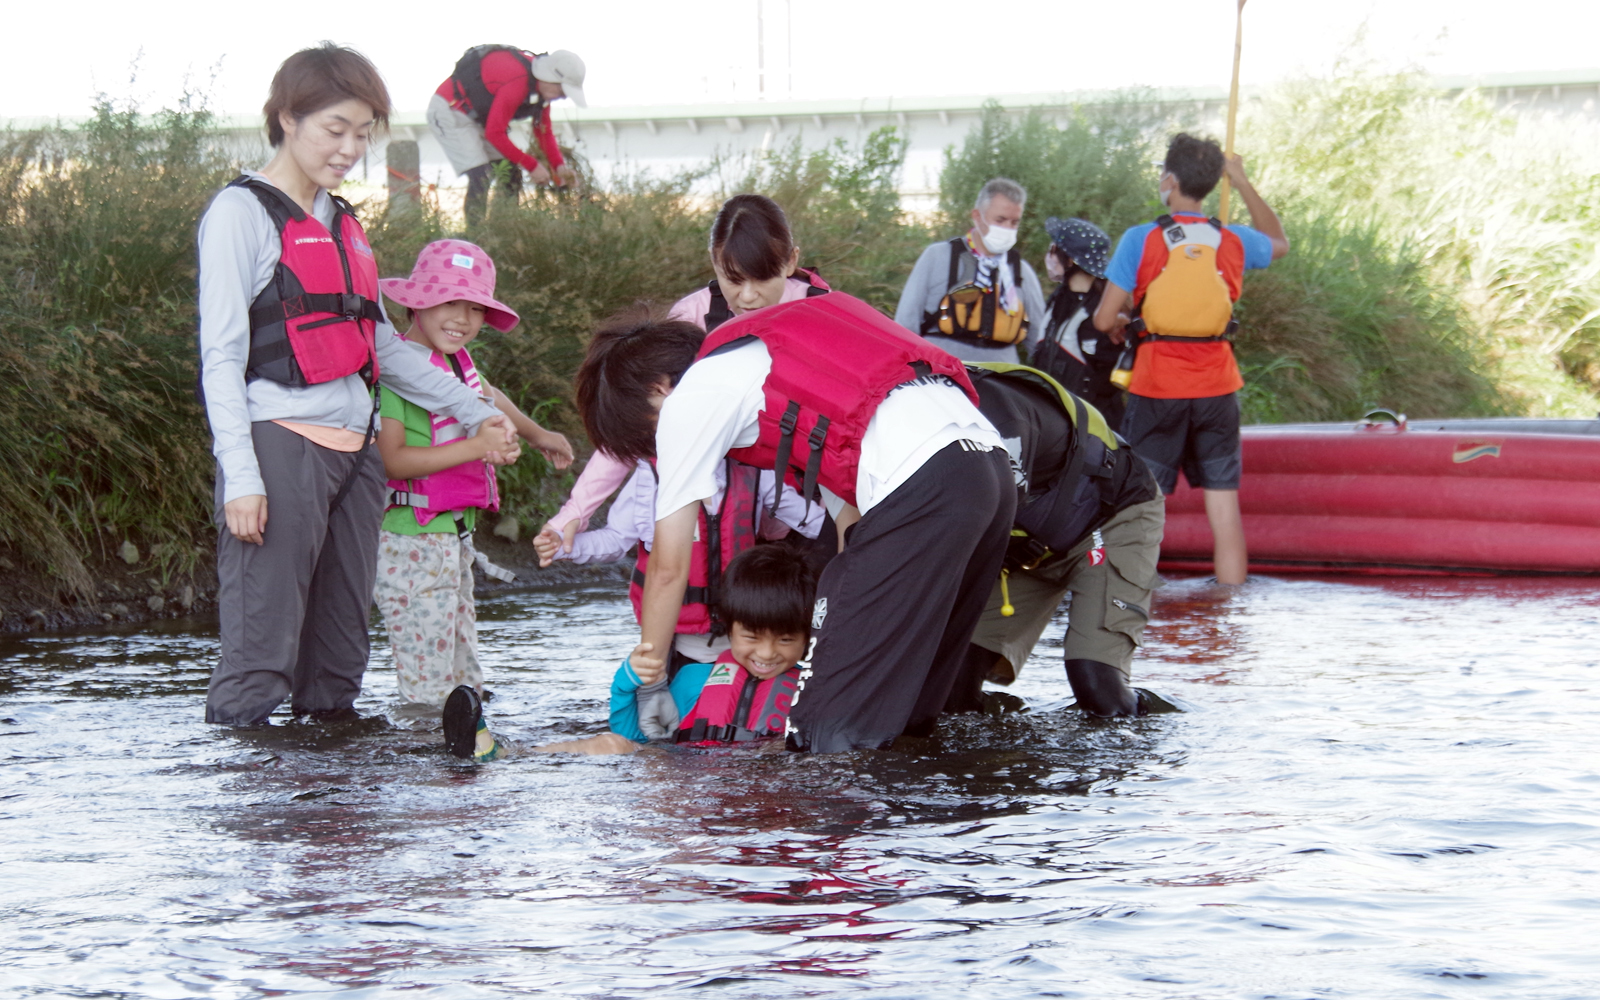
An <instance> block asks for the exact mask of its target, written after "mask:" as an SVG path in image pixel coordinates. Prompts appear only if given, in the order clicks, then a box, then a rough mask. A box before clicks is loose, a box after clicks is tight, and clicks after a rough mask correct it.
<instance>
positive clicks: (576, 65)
mask: <svg viewBox="0 0 1600 1000" xmlns="http://www.w3.org/2000/svg"><path fill="white" fill-rule="evenodd" d="M533 77H534V79H536V80H543V81H544V82H545V83H559V84H561V91H562V93H564V94H566V95H567V97H568V98H570V99H571V100H572V103H573V104H576V105H577V106H578V107H580V108H586V107H588V106H589V102H588V101H586V100H584V98H583V60H582V59H579V58H578V54H577V53H576V52H572V51H569V50H567V49H556V50H555V51H554V52H547V53H545V54H544V55H542V56H540V57H539V58H537V59H535V60H534V61H533Z"/></svg>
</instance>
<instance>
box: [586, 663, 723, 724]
mask: <svg viewBox="0 0 1600 1000" xmlns="http://www.w3.org/2000/svg"><path fill="white" fill-rule="evenodd" d="M710 676H711V664H709V663H689V664H685V665H684V667H683V669H681V670H679V671H678V676H676V677H674V678H673V679H672V684H671V685H670V686H669V687H668V690H669V691H671V692H672V703H673V704H674V705H677V706H678V714H679V715H680V716H681V715H684V714H686V713H687V712H688V711H689V709H691V708H693V707H694V703H695V702H696V701H698V700H699V699H700V689H701V688H703V687H705V686H706V678H707V677H710ZM641 686H642V685H641V684H640V682H639V675H638V674H636V673H634V672H633V667H632V666H630V665H629V664H628V661H627V660H623V661H622V664H621V665H620V666H618V667H617V673H616V675H615V676H614V677H612V678H611V731H612V732H613V733H616V734H617V735H618V736H624V737H627V738H628V739H630V740H633V741H634V742H635V743H649V742H650V738H649V737H647V736H646V735H645V734H644V732H643V730H641V729H640V728H639V688H640V687H641Z"/></svg>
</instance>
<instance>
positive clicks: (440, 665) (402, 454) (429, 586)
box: [373, 240, 572, 762]
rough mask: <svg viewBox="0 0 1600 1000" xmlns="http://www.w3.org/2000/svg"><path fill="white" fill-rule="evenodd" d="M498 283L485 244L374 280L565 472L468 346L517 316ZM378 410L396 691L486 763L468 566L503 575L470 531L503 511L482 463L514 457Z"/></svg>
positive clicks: (396, 406) (380, 600)
mask: <svg viewBox="0 0 1600 1000" xmlns="http://www.w3.org/2000/svg"><path fill="white" fill-rule="evenodd" d="M494 282H495V268H494V261H492V260H491V259H490V258H489V255H488V254H486V253H484V252H483V250H482V249H481V248H479V247H477V246H475V245H473V244H471V243H467V242H465V241H462V240H438V241H436V242H433V243H430V244H428V245H427V246H425V247H423V248H422V252H421V253H419V254H418V255H417V263H416V266H415V267H414V268H413V269H412V272H411V275H410V277H407V278H385V279H383V280H382V281H380V282H379V285H380V287H382V289H383V292H384V294H386V295H388V296H389V297H390V298H391V299H393V300H394V301H396V302H398V303H399V304H401V305H403V306H405V307H406V312H407V314H408V315H409V316H410V318H411V327H410V329H409V330H407V332H406V334H405V340H406V341H407V342H408V344H409V346H411V347H413V348H414V349H415V350H417V351H418V352H419V353H421V354H423V355H425V356H426V357H427V359H428V361H429V362H430V363H431V364H432V365H433V366H434V367H436V368H439V369H441V370H442V371H445V372H448V373H451V374H453V375H454V376H455V377H456V378H457V379H459V380H461V381H462V382H463V383H465V384H466V385H467V387H468V388H470V389H472V390H473V391H474V392H476V393H478V394H479V395H480V396H482V397H483V398H484V399H485V400H487V401H489V402H491V403H493V405H494V406H496V407H497V408H498V409H499V410H500V411H501V412H502V413H504V414H505V415H506V416H507V417H509V418H510V419H511V422H512V423H513V425H514V426H515V427H516V430H517V433H518V435H519V436H520V437H522V438H523V439H524V440H526V441H527V442H528V443H529V444H530V445H532V446H533V447H534V448H537V449H539V450H540V451H541V452H543V453H544V454H545V455H546V456H547V457H548V458H549V459H550V460H551V461H552V462H553V463H554V464H555V465H556V467H557V468H565V467H566V466H567V465H568V464H570V463H571V461H572V446H571V445H570V444H568V443H567V439H566V438H565V437H564V436H562V435H561V434H557V433H555V432H553V431H548V430H545V429H544V428H543V427H540V426H539V425H538V424H537V423H535V422H534V421H532V420H530V419H529V418H528V417H527V416H525V415H524V414H523V413H522V411H521V410H519V409H518V408H517V407H516V405H515V404H514V403H512V402H511V401H510V400H508V399H507V398H506V397H505V396H504V395H502V394H501V393H498V392H496V391H495V390H494V389H493V388H492V387H491V386H490V385H489V383H488V382H486V381H485V380H484V379H483V378H482V376H481V375H480V373H479V372H478V369H477V368H476V366H475V365H473V363H472V355H471V354H470V353H469V352H468V351H467V345H468V344H471V343H472V342H473V340H474V339H475V338H476V337H477V336H478V331H479V330H480V329H481V328H482V327H483V324H484V323H488V324H489V325H490V326H492V327H494V328H495V329H496V330H502V331H503V330H510V329H511V328H513V327H515V326H516V325H517V322H518V316H517V314H516V313H515V312H513V311H512V310H511V309H510V308H509V307H507V306H506V305H504V304H502V303H501V302H499V301H497V300H496V299H495V297H494ZM379 412H380V415H381V416H382V418H383V423H382V426H381V428H380V430H379V432H378V451H379V453H380V454H382V456H383V464H384V469H385V471H386V472H387V473H388V476H389V508H388V510H387V511H386V512H385V513H384V516H383V532H382V536H381V538H380V540H379V544H378V579H377V584H376V586H375V588H374V595H373V596H374V600H375V601H376V602H377V605H378V609H379V610H380V611H381V612H382V613H383V618H384V623H385V624H386V625H387V626H388V629H389V645H390V648H391V649H392V650H393V651H394V661H395V673H396V674H397V675H398V681H399V688H400V695H401V697H402V698H404V699H405V700H406V701H407V702H411V703H415V704H420V705H427V706H432V707H434V708H437V707H438V706H440V705H443V706H444V722H445V740H446V744H447V746H448V748H449V750H450V752H451V753H452V754H454V755H456V756H457V757H472V758H474V759H475V760H477V761H480V762H482V761H489V760H494V759H495V758H496V757H499V756H501V755H502V754H503V753H504V748H503V747H502V746H501V745H500V744H499V743H498V742H497V741H496V740H495V738H494V736H493V735H492V734H490V733H489V731H488V729H487V727H485V726H483V725H482V711H481V705H480V700H481V696H482V693H483V670H482V668H481V667H480V666H479V665H478V656H477V613H476V609H475V607H474V604H473V593H472V590H473V578H472V569H473V566H474V565H475V564H476V565H480V566H483V567H484V569H485V572H487V573H491V574H492V575H499V573H500V572H503V571H498V570H497V568H496V567H494V566H492V565H490V564H489V562H488V560H487V559H486V558H484V557H483V556H481V555H479V554H478V553H477V552H475V550H474V549H473V545H472V530H473V528H474V527H476V525H477V519H478V516H479V512H480V511H486V510H497V509H499V506H500V496H499V492H498V490H497V488H496V485H495V475H494V469H493V467H492V466H491V465H490V464H489V461H492V460H494V459H495V458H496V457H506V458H510V457H515V456H514V454H511V455H506V454H505V450H506V445H505V439H504V437H503V435H497V434H493V433H487V432H485V431H484V430H482V429H480V430H479V431H478V433H477V434H475V435H473V436H471V437H468V436H467V434H466V431H465V429H464V428H463V427H462V426H461V424H460V423H459V422H457V421H455V420H453V419H450V418H449V417H445V416H442V415H439V414H435V413H429V412H428V411H427V410H425V409H423V408H422V407H420V406H418V405H416V404H415V403H412V402H410V401H408V400H406V399H404V398H403V397H401V396H399V395H397V394H395V393H393V392H390V391H388V390H387V389H385V390H384V392H383V399H382V403H381V408H380V411H379ZM513 447H514V446H513Z"/></svg>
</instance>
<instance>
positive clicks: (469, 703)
mask: <svg viewBox="0 0 1600 1000" xmlns="http://www.w3.org/2000/svg"><path fill="white" fill-rule="evenodd" d="M481 728H484V726H483V701H482V700H481V699H480V698H479V697H478V692H477V691H475V690H473V689H472V686H471V685H468V684H460V685H457V687H456V689H455V690H454V691H451V692H450V697H448V698H446V699H445V701H444V745H445V749H446V750H449V751H450V754H451V756H453V757H460V758H461V759H462V760H466V759H467V758H469V757H473V756H475V753H474V751H475V750H476V748H477V742H478V730H479V729H481Z"/></svg>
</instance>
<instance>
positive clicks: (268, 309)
mask: <svg viewBox="0 0 1600 1000" xmlns="http://www.w3.org/2000/svg"><path fill="white" fill-rule="evenodd" d="M312 313H332V314H333V315H332V316H330V317H328V318H327V319H321V320H317V321H316V322H315V323H306V324H303V325H302V326H301V327H300V329H302V330H311V329H315V328H316V327H319V326H328V325H330V324H333V323H343V322H346V321H348V320H353V319H354V320H360V319H364V320H370V321H372V322H378V321H380V320H382V319H383V309H382V307H380V306H379V305H378V303H376V302H374V301H372V300H371V299H369V298H367V297H366V296H364V295H357V294H355V293H354V292H304V293H302V294H300V295H295V296H291V297H290V298H287V299H283V300H282V301H279V302H274V303H272V304H271V305H266V306H261V307H260V308H257V309H252V310H250V326H251V327H252V328H253V329H258V328H260V327H263V326H272V325H273V324H276V323H282V322H284V321H286V320H291V319H294V318H296V317H298V316H308V315H310V314H312Z"/></svg>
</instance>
